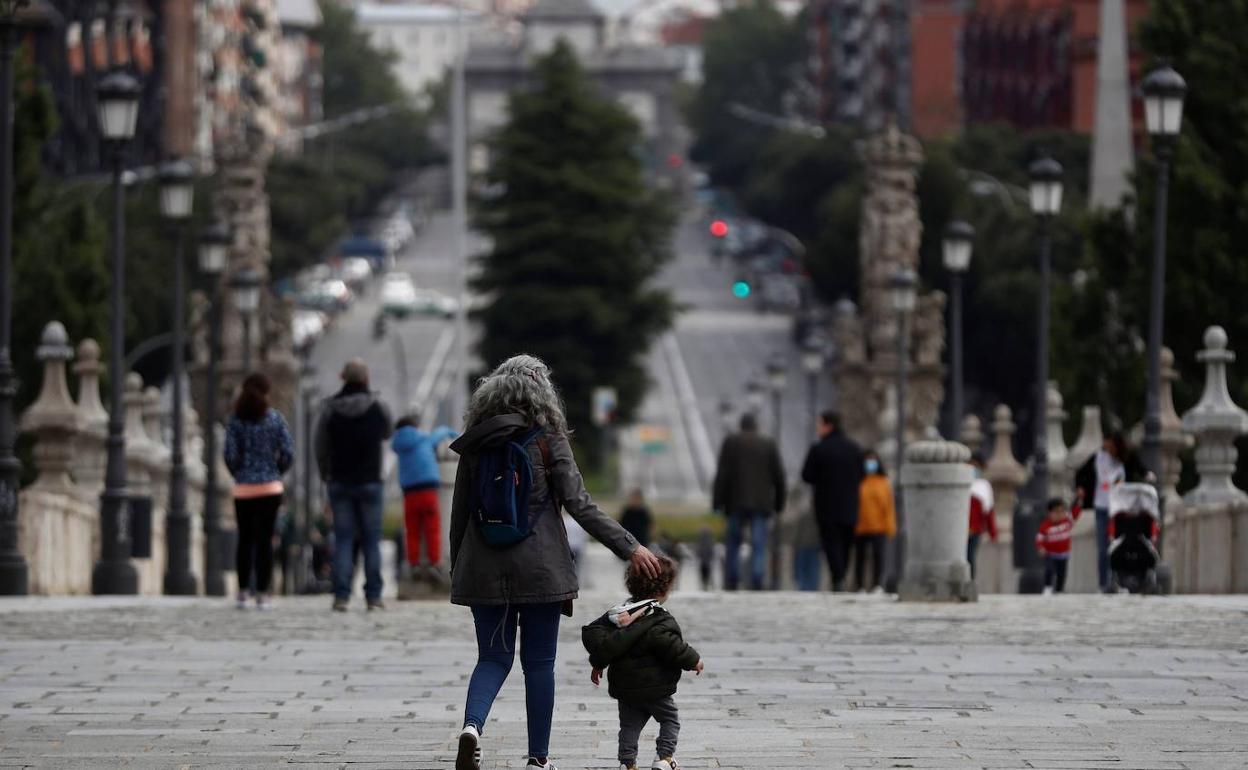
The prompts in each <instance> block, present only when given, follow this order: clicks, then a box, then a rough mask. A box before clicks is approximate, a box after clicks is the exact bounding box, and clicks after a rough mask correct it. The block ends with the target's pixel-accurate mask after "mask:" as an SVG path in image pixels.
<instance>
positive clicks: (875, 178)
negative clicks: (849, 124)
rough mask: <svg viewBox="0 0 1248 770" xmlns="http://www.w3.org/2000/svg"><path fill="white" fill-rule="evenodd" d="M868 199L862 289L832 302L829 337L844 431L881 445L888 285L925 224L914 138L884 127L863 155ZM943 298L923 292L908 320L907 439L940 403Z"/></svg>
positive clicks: (892, 374) (912, 253)
mask: <svg viewBox="0 0 1248 770" xmlns="http://www.w3.org/2000/svg"><path fill="white" fill-rule="evenodd" d="M863 159H864V161H865V162H866V165H867V178H868V183H867V194H866V196H865V197H864V199H863V203H862V219H861V224H860V229H859V244H858V252H859V257H858V258H859V263H860V274H861V285H860V287H859V293H858V305H856V306H855V305H854V303H852V302H850V301H849V300H842V301H841V302H838V303H837V305H836V308H835V313H834V314H833V320H832V338H833V340H834V342H835V344H836V347H837V350H838V359H837V361H836V362H835V364H834V366H833V378H834V379H835V381H836V384H837V388H838V392H839V393H840V394H841V404H840V411H841V415H842V419H843V420H844V421H845V429H846V431H847V432H848V433H849V435H851V436H853V437H854V439H855V440H856V441H858V442H859V443H861V444H863V445H867V446H879V445H880V443H881V441H882V440H883V439H886V438H888V437H889V436H887V435H886V431H885V426H883V425H881V424H880V419H879V418H880V415H881V414H883V412H884V411H885V409H884V407H885V405H886V403H887V399H888V395H887V394H888V393H889V392H890V391H891V390H892V389H893V388H894V387H895V383H896V378H897V369H898V361H897V333H898V325H897V313H896V311H895V310H894V309H893V307H892V302H891V299H890V291H889V282H890V280H891V279H892V276H893V274H894V273H896V272H897V271H898V270H899V269H902V268H908V269H910V270H917V269H918V265H919V242H920V239H921V237H922V234H923V226H922V223H921V222H920V220H919V201H918V196H917V195H916V194H915V181H916V177H917V174H918V169H919V165H920V164H921V163H922V162H923V151H922V148H921V147H920V145H919V142H918V140H917V139H915V138H914V137H912V136H908V135H906V134H904V133H902V132H901V131H900V130H898V128H897V127H896V126H895V125H894V126H890V127H889V128H888V129H887V130H885V131H884V132H883V133H881V134H878V135H876V136H874V137H872V138H871V139H868V140H867V142H866V146H865V148H864V150H863ZM944 309H945V295H944V294H943V293H941V292H938V291H932V292H926V293H921V294H920V295H919V298H918V304H917V307H916V309H915V311H914V313H913V314H912V317H911V319H910V324H911V345H910V351H909V355H910V375H909V387H908V389H907V399H906V407H907V408H906V426H905V430H906V436H907V437H908V438H909V439H915V438H918V437H921V436H922V435H924V430H925V429H926V428H927V427H928V426H931V425H935V424H936V421H937V419H938V416H939V413H940V406H941V402H942V400H943V399H944V367H943V366H942V365H941V353H942V351H943V350H944V345H945V331H944V329H945V322H944Z"/></svg>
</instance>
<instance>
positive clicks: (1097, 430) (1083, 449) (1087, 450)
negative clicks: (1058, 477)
mask: <svg viewBox="0 0 1248 770" xmlns="http://www.w3.org/2000/svg"><path fill="white" fill-rule="evenodd" d="M1104 440H1105V436H1104V435H1103V434H1102V433H1101V408H1100V407H1099V406H1085V407H1084V408H1083V424H1082V425H1081V426H1080V427H1079V438H1077V439H1075V443H1073V444H1071V445H1070V451H1068V452H1067V453H1066V471H1067V472H1068V473H1070V474H1071V478H1072V479H1073V478H1074V474H1075V472H1076V471H1078V470H1079V467H1080V466H1081V465H1083V464H1084V463H1085V462H1087V461H1088V458H1089V457H1091V456H1092V455H1093V454H1095V453H1096V450H1098V449H1100V448H1101V444H1102V443H1103V442H1104Z"/></svg>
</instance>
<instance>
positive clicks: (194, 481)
mask: <svg viewBox="0 0 1248 770" xmlns="http://www.w3.org/2000/svg"><path fill="white" fill-rule="evenodd" d="M182 420H183V423H182V424H183V425H185V426H186V451H185V456H186V509H187V513H188V514H190V517H191V572H193V573H195V574H196V575H203V574H204V566H205V565H204V480H205V471H204V459H203V458H204V436H203V431H202V430H201V429H200V427H199V415H198V414H196V413H195V409H194V408H193V407H191V405H190V404H189V403H186V404H185V406H184V408H183V417H182Z"/></svg>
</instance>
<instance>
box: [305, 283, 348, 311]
mask: <svg viewBox="0 0 1248 770" xmlns="http://www.w3.org/2000/svg"><path fill="white" fill-rule="evenodd" d="M354 298H355V296H354V295H353V294H352V293H351V288H350V287H349V286H347V284H346V282H345V281H343V280H341V279H338V278H330V279H328V280H324V281H319V282H317V283H314V284H312V285H311V286H308V287H307V288H305V289H304V290H303V291H301V292H299V294H298V295H297V297H296V299H295V301H296V303H297V304H298V305H299V307H303V308H308V309H311V310H320V311H323V312H326V313H341V312H342V311H344V310H346V309H347V308H348V307H350V306H351V302H352V300H353V299H354Z"/></svg>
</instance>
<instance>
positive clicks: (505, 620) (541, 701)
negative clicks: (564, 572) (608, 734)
mask: <svg viewBox="0 0 1248 770" xmlns="http://www.w3.org/2000/svg"><path fill="white" fill-rule="evenodd" d="M562 610H563V605H562V603H559V602H556V603H554V604H520V605H509V606H505V607H504V606H501V605H486V604H476V605H473V607H472V622H473V624H474V625H475V626H476V630H477V667H476V668H475V669H473V671H472V679H470V680H469V681H468V702H467V703H466V704H465V705H464V725H465V726H467V725H473V726H474V727H476V728H477V732H484V729H485V720H486V718H487V717H489V715H490V707H491V706H493V705H494V699H495V698H496V697H498V691H499V690H500V689H501V688H502V686H503V682H504V681H505V680H506V679H507V675H508V674H509V673H511V664H512V661H513V660H514V658H515V650H516V628H517V627H519V629H520V667H521V668H522V669H523V670H524V701H525V710H526V712H527V714H528V721H529V756H531V757H545V756H547V755H548V754H549V753H550V721H551V717H552V716H553V715H554V711H555V647H556V646H557V645H558V643H559V615H560V613H561V612H562Z"/></svg>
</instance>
